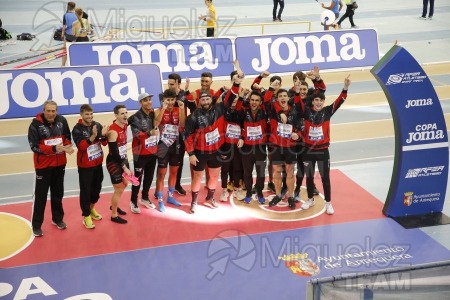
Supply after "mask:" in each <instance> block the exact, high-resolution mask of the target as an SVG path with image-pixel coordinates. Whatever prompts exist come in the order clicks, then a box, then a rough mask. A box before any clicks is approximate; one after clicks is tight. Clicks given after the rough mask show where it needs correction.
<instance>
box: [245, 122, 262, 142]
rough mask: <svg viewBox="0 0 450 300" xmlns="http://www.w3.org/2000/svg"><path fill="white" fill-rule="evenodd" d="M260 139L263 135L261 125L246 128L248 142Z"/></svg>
mask: <svg viewBox="0 0 450 300" xmlns="http://www.w3.org/2000/svg"><path fill="white" fill-rule="evenodd" d="M262 137H263V135H262V129H261V125H259V126H249V127H247V139H248V140H249V141H255V140H260V139H262Z"/></svg>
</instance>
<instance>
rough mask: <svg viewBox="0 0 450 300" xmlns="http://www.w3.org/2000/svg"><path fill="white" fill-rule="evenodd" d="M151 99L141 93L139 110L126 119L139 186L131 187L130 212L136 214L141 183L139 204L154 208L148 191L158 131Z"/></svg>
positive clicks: (154, 159)
mask: <svg viewBox="0 0 450 300" xmlns="http://www.w3.org/2000/svg"><path fill="white" fill-rule="evenodd" d="M152 97H153V95H150V94H148V93H142V94H140V95H139V97H138V101H139V105H140V106H141V109H139V110H138V111H137V112H136V113H135V114H134V115H132V116H131V117H129V118H128V124H129V125H130V127H131V133H132V134H133V141H132V149H133V165H134V176H136V177H137V178H138V180H139V185H133V186H132V187H131V199H130V200H131V203H130V206H131V212H133V213H135V214H138V213H140V212H141V210H140V208H139V206H138V195H139V190H140V188H141V183H142V194H141V199H140V201H139V202H140V203H141V204H142V205H144V206H145V207H147V208H151V209H153V208H155V205H154V204H153V203H152V202H151V201H150V198H149V195H148V194H149V191H150V186H151V185H152V181H153V176H154V175H155V168H156V159H157V157H156V151H157V149H158V141H159V131H158V127H154V125H153V121H154V119H155V113H154V111H153V107H152Z"/></svg>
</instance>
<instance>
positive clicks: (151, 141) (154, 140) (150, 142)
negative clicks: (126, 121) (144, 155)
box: [145, 135, 158, 149]
mask: <svg viewBox="0 0 450 300" xmlns="http://www.w3.org/2000/svg"><path fill="white" fill-rule="evenodd" d="M156 145H158V136H157V135H152V136H150V137H149V138H148V139H145V149H148V148H151V147H154V146H156Z"/></svg>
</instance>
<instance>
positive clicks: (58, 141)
mask: <svg viewBox="0 0 450 300" xmlns="http://www.w3.org/2000/svg"><path fill="white" fill-rule="evenodd" d="M61 143H62V138H56V139H50V140H45V141H44V144H45V145H46V146H56V145H59V144H61ZM61 152H62V151H57V153H61Z"/></svg>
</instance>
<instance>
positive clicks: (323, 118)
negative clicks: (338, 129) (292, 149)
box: [303, 90, 347, 150]
mask: <svg viewBox="0 0 450 300" xmlns="http://www.w3.org/2000/svg"><path fill="white" fill-rule="evenodd" d="M346 98H347V91H345V90H342V92H341V94H340V95H339V97H337V99H336V100H334V102H333V103H332V104H330V105H328V106H325V107H324V108H323V109H322V110H321V111H315V110H314V109H313V108H310V107H306V108H305V114H304V118H305V129H304V133H303V141H304V142H305V147H306V148H308V149H313V150H316V149H317V150H319V149H326V148H328V147H329V146H330V119H331V116H332V115H333V114H334V113H335V112H336V111H337V110H338V108H339V107H341V105H342V103H344V101H345V99H346Z"/></svg>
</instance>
